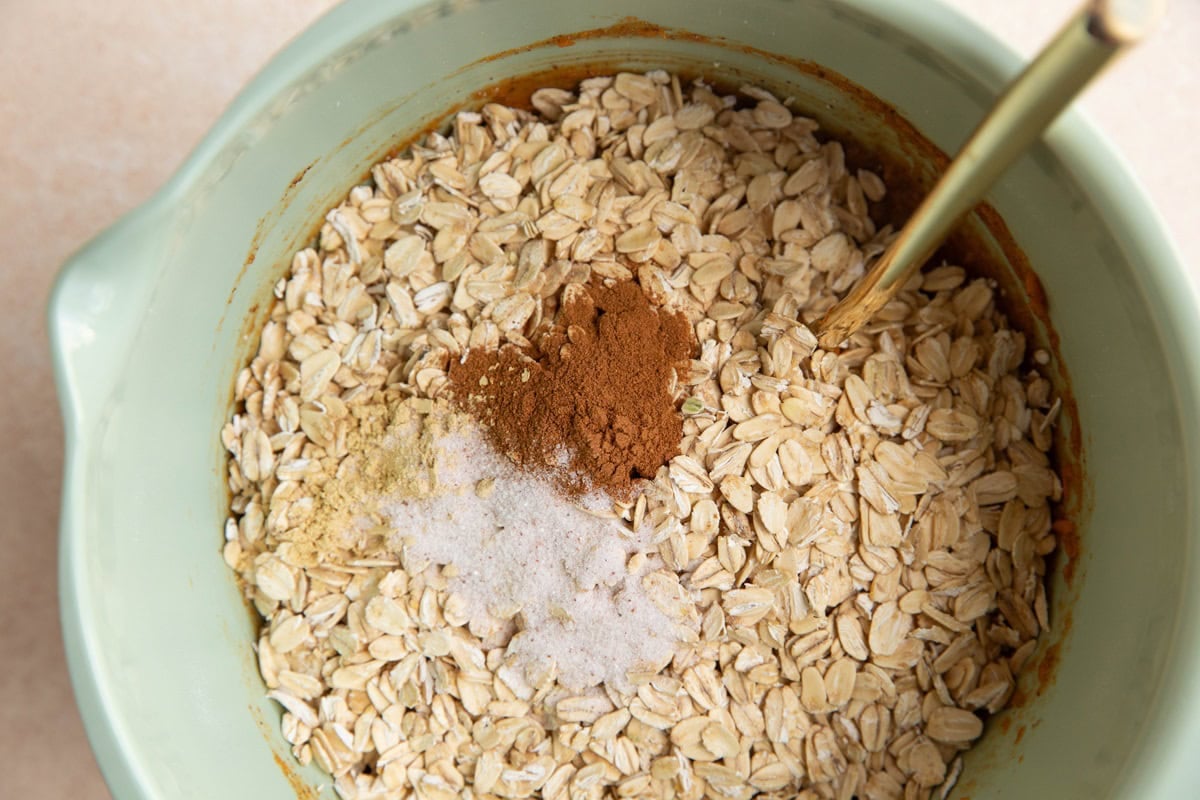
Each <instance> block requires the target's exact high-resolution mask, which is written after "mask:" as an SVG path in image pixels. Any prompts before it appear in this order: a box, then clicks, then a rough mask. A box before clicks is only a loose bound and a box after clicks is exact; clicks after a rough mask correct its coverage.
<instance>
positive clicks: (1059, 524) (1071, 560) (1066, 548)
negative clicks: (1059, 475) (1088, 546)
mask: <svg viewBox="0 0 1200 800" xmlns="http://www.w3.org/2000/svg"><path fill="white" fill-rule="evenodd" d="M1066 479H1067V476H1066V471H1065V470H1064V474H1063V483H1064V484H1066V482H1067V480H1066ZM1051 530H1053V531H1054V533H1055V535H1056V536H1058V544H1059V546H1060V547H1061V548H1062V551H1063V553H1064V554H1065V555H1066V557H1067V563H1066V565H1065V566H1064V567H1063V577H1064V578H1066V580H1067V585H1068V586H1069V585H1070V584H1071V581H1073V580H1074V579H1075V569H1076V567H1077V566H1078V564H1079V551H1080V545H1079V531H1078V530H1077V529H1076V527H1075V523H1074V522H1072V521H1071V520H1069V519H1057V520H1055V521H1054V524H1053V525H1052V526H1051Z"/></svg>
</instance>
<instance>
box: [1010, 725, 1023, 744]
mask: <svg viewBox="0 0 1200 800" xmlns="http://www.w3.org/2000/svg"><path fill="white" fill-rule="evenodd" d="M1023 738H1025V726H1024V725H1022V726H1021V727H1019V728H1017V736H1016V738H1015V739H1013V744H1020V743H1021V740H1022V739H1023Z"/></svg>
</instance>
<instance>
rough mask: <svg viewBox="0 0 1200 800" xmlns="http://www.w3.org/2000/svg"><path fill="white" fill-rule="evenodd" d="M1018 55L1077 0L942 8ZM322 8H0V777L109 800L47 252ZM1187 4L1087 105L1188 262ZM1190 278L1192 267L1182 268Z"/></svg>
mask: <svg viewBox="0 0 1200 800" xmlns="http://www.w3.org/2000/svg"><path fill="white" fill-rule="evenodd" d="M950 2H951V5H953V6H955V7H957V8H959V9H960V10H962V11H964V12H965V13H966V14H968V15H969V16H972V17H974V18H976V19H977V20H979V21H980V22H982V23H983V24H984V25H985V26H986V27H988V28H989V29H991V30H992V31H994V32H995V33H996V34H997V35H999V36H1000V37H1001V38H1003V39H1004V40H1006V41H1008V42H1009V43H1010V44H1012V45H1013V46H1015V47H1016V48H1017V49H1018V50H1020V51H1021V52H1022V53H1025V54H1029V53H1032V52H1033V51H1034V50H1035V49H1036V47H1037V46H1038V45H1039V44H1040V43H1041V42H1042V41H1044V40H1045V39H1046V37H1048V36H1049V35H1050V34H1051V33H1052V31H1053V30H1054V28H1055V27H1056V26H1057V25H1058V24H1059V22H1060V21H1061V20H1063V19H1065V18H1066V16H1067V15H1068V14H1069V13H1070V11H1071V9H1073V8H1074V6H1075V5H1076V2H1077V0H950ZM332 4H333V3H332V0H256V1H255V2H248V1H247V0H213V2H209V3H203V4H201V3H184V2H181V1H180V0H174V2H165V3H146V2H136V0H109V1H108V2H104V3H78V2H74V1H73V0H41V2H37V3H10V4H6V5H5V11H6V17H5V24H4V25H3V26H0V120H3V122H0V178H2V180H3V183H2V184H0V219H4V220H8V222H7V223H6V225H5V226H4V227H5V236H4V241H5V246H4V248H3V256H2V260H0V304H2V308H3V313H0V342H2V346H0V369H2V374H3V376H4V380H3V382H0V408H4V409H7V412H5V413H4V414H3V415H2V416H0V426H2V429H0V441H3V442H4V445H5V446H4V448H3V454H2V455H0V507H3V509H4V514H5V523H4V525H3V526H0V548H2V549H0V553H2V554H3V555H2V556H0V695H2V696H3V697H4V698H5V702H3V703H0V753H2V754H3V758H0V761H3V763H4V765H5V766H4V772H5V774H4V777H3V778H2V779H0V785H3V786H5V790H4V792H3V793H4V794H5V796H10V797H43V798H57V797H71V798H75V800H92V799H93V798H105V797H108V793H107V791H106V790H105V788H104V785H103V782H102V781H101V779H100V775H99V772H98V770H97V769H96V766H95V762H94V761H93V759H92V756H91V754H90V752H89V750H88V747H87V742H86V740H85V737H84V734H83V728H82V725H81V724H80V721H79V717H78V715H77V713H76V711H75V706H74V701H73V699H72V696H71V689H70V685H69V683H68V680H67V672H66V666H65V664H64V662H63V653H62V645H61V643H60V639H59V628H58V608H57V602H56V583H55V577H56V576H55V558H56V546H55V539H56V525H57V504H58V491H59V484H60V471H61V467H62V456H61V448H62V433H61V429H60V425H59V420H58V410H57V405H56V401H55V397H54V387H53V381H52V377H51V373H50V366H49V355H48V345H47V340H46V330H45V323H44V306H45V301H46V295H47V292H48V290H49V287H50V283H51V281H52V279H53V276H54V274H55V271H56V270H57V268H58V265H59V264H60V263H61V262H62V260H63V259H64V258H65V257H66V256H67V255H68V254H69V253H70V252H71V251H72V250H74V249H75V248H76V247H78V246H79V245H80V244H81V243H82V242H83V241H85V240H86V239H87V238H88V237H90V236H91V235H93V234H94V233H96V232H98V231H99V230H101V229H102V228H104V227H105V226H107V225H108V224H109V223H111V222H112V221H113V220H114V219H116V218H117V217H118V216H119V215H120V214H122V213H124V212H125V211H127V210H128V209H130V208H132V207H133V206H134V205H136V204H137V203H138V202H140V201H141V200H142V199H144V198H145V197H147V196H148V195H149V194H150V193H151V192H152V191H153V190H154V189H156V188H157V187H158V186H159V185H160V184H161V183H162V182H163V181H164V180H165V179H166V178H167V176H168V175H169V174H170V173H171V171H172V170H174V169H175V167H176V166H177V165H178V163H179V162H180V160H181V159H182V158H183V156H184V155H185V154H186V153H187V152H188V151H189V150H190V149H191V148H192V146H193V145H194V144H195V143H196V141H197V140H198V139H199V137H200V136H201V135H202V134H203V133H204V131H205V130H206V129H207V128H208V127H209V125H210V124H211V123H212V122H213V120H214V119H215V118H216V117H217V115H218V114H219V113H220V112H221V110H222V108H223V107H224V106H225V104H226V103H227V102H228V101H229V100H230V99H231V98H232V97H233V96H234V94H235V93H236V92H237V90H238V88H239V87H240V86H241V85H242V84H243V83H244V82H245V81H246V80H247V79H248V78H249V77H250V76H251V75H252V74H253V73H254V72H255V71H256V70H257V69H258V68H259V67H260V66H261V65H262V64H263V63H264V62H265V61H266V60H267V59H268V58H269V57H270V55H271V54H272V53H273V52H274V51H275V50H277V49H278V48H279V47H280V46H281V45H283V44H284V43H285V42H286V41H287V40H288V39H290V38H291V37H292V36H294V35H295V34H296V33H297V32H299V31H300V30H301V29H302V28H303V27H304V26H305V25H306V24H307V23H308V22H309V21H310V20H312V19H313V18H315V17H316V16H317V15H318V14H320V13H321V12H322V11H323V10H325V9H326V8H328V7H329V6H331V5H332ZM1196 41H1200V2H1198V1H1197V0H1173V4H1172V6H1171V9H1170V11H1169V12H1168V19H1167V24H1166V25H1165V26H1164V29H1163V30H1162V31H1161V32H1160V33H1159V34H1158V36H1157V37H1156V38H1155V39H1154V41H1153V42H1152V43H1151V44H1150V45H1148V46H1145V47H1143V48H1142V49H1141V50H1139V51H1138V52H1135V53H1133V54H1132V55H1130V56H1129V57H1128V58H1127V59H1126V60H1125V61H1124V62H1123V63H1121V64H1119V65H1118V66H1117V67H1116V68H1114V70H1113V71H1112V72H1111V73H1110V74H1109V75H1108V76H1106V78H1105V79H1104V80H1103V81H1101V82H1100V83H1099V84H1098V85H1096V86H1094V87H1093V88H1091V89H1090V90H1089V91H1088V92H1087V94H1086V96H1085V98H1084V105H1085V107H1086V108H1087V110H1088V111H1089V112H1090V113H1091V115H1092V116H1093V118H1094V119H1095V121H1096V122H1097V123H1098V124H1099V125H1100V127H1101V128H1102V129H1104V131H1105V132H1106V133H1107V134H1108V135H1109V136H1110V138H1111V139H1112V140H1113V141H1114V142H1115V143H1116V145H1117V147H1118V149H1119V150H1120V151H1121V153H1122V155H1123V156H1124V158H1125V159H1126V160H1127V161H1128V162H1129V163H1130V165H1131V166H1132V167H1133V169H1134V171H1135V172H1136V173H1137V174H1138V175H1139V176H1140V177H1141V179H1142V181H1143V183H1144V184H1145V186H1146V188H1147V189H1148V191H1149V193H1150V195H1151V197H1152V199H1153V200H1154V202H1155V204H1156V205H1157V206H1158V208H1159V210H1160V211H1161V212H1162V214H1163V216H1164V218H1165V219H1166V220H1167V223H1168V226H1169V227H1170V228H1171V230H1172V233H1173V234H1174V236H1175V239H1176V242H1177V243H1178V244H1179V245H1180V247H1181V248H1182V249H1183V251H1184V252H1185V253H1188V254H1191V253H1195V252H1200V225H1197V224H1196V223H1197V221H1198V220H1200V193H1198V192H1196V190H1195V189H1194V188H1193V182H1194V174H1195V166H1196V165H1197V164H1200V56H1197V55H1196V51H1195V45H1194V43H1195V42H1196ZM1188 263H1189V264H1191V265H1192V267H1193V269H1194V270H1195V274H1196V275H1197V277H1198V278H1200V262H1198V261H1197V260H1196V259H1195V258H1194V257H1192V256H1190V255H1189V256H1188Z"/></svg>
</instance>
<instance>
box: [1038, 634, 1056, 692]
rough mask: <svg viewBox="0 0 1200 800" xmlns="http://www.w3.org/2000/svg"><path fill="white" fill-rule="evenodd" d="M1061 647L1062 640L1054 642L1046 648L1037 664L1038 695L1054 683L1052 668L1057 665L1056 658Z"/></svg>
mask: <svg viewBox="0 0 1200 800" xmlns="http://www.w3.org/2000/svg"><path fill="white" fill-rule="evenodd" d="M1061 649H1062V642H1055V643H1054V644H1052V645H1050V646H1049V647H1047V648H1046V653H1045V655H1043V656H1042V660H1041V662H1040V663H1039V664H1038V668H1037V676H1038V690H1037V693H1038V695H1039V696H1040V695H1041V694H1042V693H1043V692H1044V691H1046V690H1047V689H1049V688H1050V686H1051V684H1053V683H1054V670H1055V669H1056V668H1057V667H1058V659H1059V655H1060V651H1061Z"/></svg>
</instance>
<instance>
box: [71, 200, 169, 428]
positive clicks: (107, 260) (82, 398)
mask: <svg viewBox="0 0 1200 800" xmlns="http://www.w3.org/2000/svg"><path fill="white" fill-rule="evenodd" d="M171 227H172V226H171V225H170V223H169V220H167V219H165V218H164V216H163V215H162V214H161V212H160V210H159V208H158V207H157V206H154V205H153V204H147V205H144V206H142V207H140V208H138V209H135V210H134V211H132V212H130V213H129V214H128V215H126V216H125V217H124V218H122V219H121V220H119V221H118V222H117V223H116V224H115V225H113V226H112V227H110V228H109V229H107V230H105V231H103V232H102V233H100V234H99V235H98V236H96V237H95V238H94V239H92V240H91V241H90V242H88V243H87V244H85V245H84V246H83V247H82V248H81V249H80V250H78V251H77V252H76V253H75V254H74V255H72V256H71V257H70V258H69V259H68V260H67V262H66V263H65V264H64V265H63V267H62V269H61V271H60V272H59V274H58V277H57V279H56V280H55V284H54V289H53V291H52V292H51V295H50V303H49V307H48V309H47V316H48V319H47V322H48V327H49V331H50V345H51V351H52V355H53V358H54V373H55V381H56V383H57V385H58V391H59V403H60V405H61V407H62V413H63V421H64V424H65V425H66V426H67V429H68V431H71V430H73V429H77V427H78V426H81V425H83V424H85V423H86V422H87V421H88V420H89V419H90V418H91V417H93V416H94V415H96V414H98V413H99V412H100V410H101V409H102V408H103V407H104V405H105V403H106V402H107V401H108V400H109V399H110V398H111V396H112V394H113V391H114V388H115V387H116V385H117V382H118V379H119V377H120V376H121V374H122V373H123V372H124V371H125V366H126V362H127V360H128V359H129V357H130V352H129V351H130V349H131V348H130V345H131V343H132V342H133V341H134V337H135V336H136V334H137V331H138V329H139V328H140V327H141V324H142V321H143V320H144V319H145V318H146V316H147V314H149V313H150V312H151V309H150V304H149V298H150V297H151V295H152V293H153V290H154V286H155V284H156V283H157V276H158V274H159V271H158V269H157V267H158V263H159V262H160V260H161V256H162V253H163V251H164V250H165V245H166V242H167V241H168V237H169V233H170V229H171Z"/></svg>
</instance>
